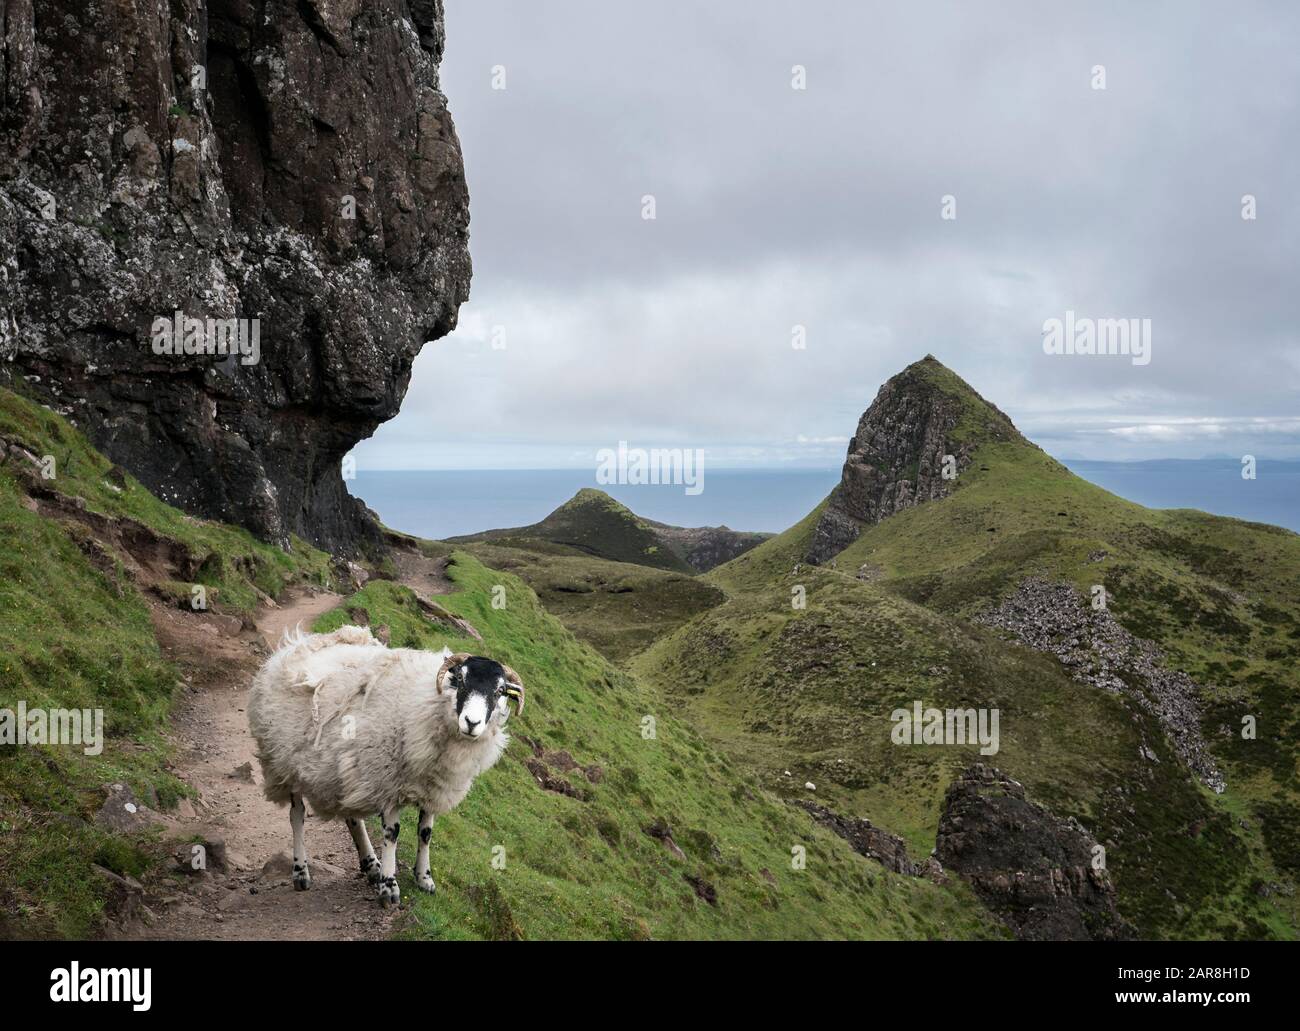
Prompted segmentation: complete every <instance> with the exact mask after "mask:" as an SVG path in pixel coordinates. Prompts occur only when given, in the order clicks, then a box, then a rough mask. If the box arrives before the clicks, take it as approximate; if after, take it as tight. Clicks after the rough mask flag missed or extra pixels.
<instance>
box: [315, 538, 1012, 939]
mask: <svg viewBox="0 0 1300 1031" xmlns="http://www.w3.org/2000/svg"><path fill="white" fill-rule="evenodd" d="M453 559H454V561H453V563H452V565H451V566H450V569H449V572H450V575H451V577H452V579H453V580H454V582H455V583H456V585H457V587H458V588H459V590H458V591H457V592H456V593H453V594H451V595H447V596H444V597H442V598H440V601H442V602H443V603H445V604H446V605H447V607H448V608H449V609H451V610H453V611H455V612H456V613H457V614H458V615H461V616H464V617H465V618H467V619H468V620H470V622H472V623H473V624H474V626H475V627H477V628H478V630H479V631H480V632H481V633H482V634H483V636H484V643H483V644H482V645H477V644H474V643H473V642H467V641H466V640H465V639H464V638H457V637H455V636H452V635H450V634H449V633H447V632H445V631H443V630H441V629H440V628H438V627H435V626H433V625H432V624H430V623H428V622H427V621H425V620H423V619H422V618H421V617H420V615H419V612H418V609H417V607H416V606H415V605H414V602H413V599H412V598H411V596H410V594H409V592H408V591H407V590H406V589H405V588H401V587H398V586H396V585H394V584H392V583H390V582H387V581H380V582H377V583H373V584H370V585H368V586H367V587H366V589H365V590H364V591H362V592H360V593H359V594H358V595H356V596H354V597H353V598H350V599H349V600H348V602H347V603H346V605H345V606H341V607H340V608H339V609H337V610H335V611H334V612H332V613H329V614H327V615H325V616H323V617H321V619H320V620H319V621H318V623H317V624H316V629H318V630H328V629H332V628H334V627H336V626H338V625H340V624H341V623H343V622H345V621H346V618H347V617H346V615H345V612H344V609H345V608H346V606H350V605H364V606H365V607H366V608H367V609H368V610H369V612H370V618H371V620H372V622H381V623H387V624H389V626H390V628H391V629H392V634H393V637H392V641H393V644H395V645H396V644H403V645H408V646H415V645H418V646H422V647H427V648H436V647H441V646H442V645H444V644H447V645H450V646H452V647H454V648H467V647H470V645H471V644H472V645H473V650H475V651H481V652H483V653H485V654H488V655H492V656H494V657H496V658H499V659H502V660H504V661H506V662H508V663H510V664H511V665H512V666H513V667H514V668H515V669H517V670H518V671H519V672H520V674H521V675H522V676H523V678H524V681H525V683H526V684H527V685H528V691H529V701H528V707H527V710H526V711H525V712H524V714H523V715H522V716H521V717H518V718H516V719H514V720H513V721H512V727H511V729H512V731H513V732H514V734H515V735H516V740H515V741H514V742H513V743H512V744H511V746H510V749H509V751H508V753H507V755H506V757H505V758H503V759H502V761H501V762H500V764H499V765H498V766H497V767H496V768H495V769H493V770H492V771H490V772H489V773H488V774H486V775H485V776H484V777H482V778H481V779H480V780H479V781H478V782H477V783H476V784H475V786H474V789H473V790H472V791H471V793H470V795H469V797H468V798H467V799H466V801H465V802H464V803H463V804H462V805H461V807H460V808H459V809H457V810H456V811H455V812H453V813H450V814H448V815H446V816H444V817H441V818H440V819H439V820H438V822H437V824H436V826H435V829H434V847H433V873H434V878H435V880H436V881H437V882H438V884H439V892H438V894H437V895H436V896H434V897H433V898H429V897H426V896H423V895H418V893H415V892H413V891H412V892H410V893H408V899H410V896H411V895H416V896H417V897H415V898H414V899H413V900H411V905H412V906H413V913H412V917H411V918H410V920H409V921H408V923H407V925H406V932H405V933H406V934H407V935H409V936H411V937H415V938H463V937H487V938H500V937H519V936H524V937H529V938H571V937H601V938H605V937H612V938H645V937H656V938H668V937H686V938H714V937H725V938H742V937H790V938H815V937H871V938H876V937H891V938H892V937H948V936H952V937H964V936H986V935H997V934H998V933H999V931H998V930H997V929H995V928H993V927H992V926H991V924H990V923H989V921H988V920H987V918H986V917H985V916H984V915H983V914H982V912H981V910H980V908H979V907H978V905H977V904H976V903H975V902H974V899H973V897H972V896H971V895H970V893H969V892H968V891H967V890H966V889H965V888H964V887H962V886H960V885H953V886H950V887H947V888H940V887H938V886H936V885H933V884H931V883H929V882H928V881H924V880H921V879H916V878H907V877H900V876H896V875H893V874H889V873H886V872H885V871H884V870H883V869H882V868H881V867H880V866H878V865H877V864H874V863H871V862H868V861H866V860H864V859H862V858H861V857H859V856H857V855H855V854H854V853H852V852H851V851H850V850H849V848H848V846H847V845H846V844H845V843H844V842H842V841H841V840H840V839H839V838H837V837H835V836H833V835H831V834H829V833H827V832H824V831H822V830H821V829H820V828H817V827H815V826H814V825H813V824H812V823H811V821H809V820H808V819H807V817H806V816H804V815H803V814H802V813H800V812H798V811H795V810H793V809H792V808H791V807H789V806H787V805H785V804H783V803H782V802H780V801H778V800H777V799H775V798H774V797H773V796H771V795H769V794H768V793H766V792H765V791H763V790H762V789H761V788H759V787H758V786H757V785H754V784H752V782H751V781H750V779H749V777H748V776H747V774H746V773H745V771H744V770H743V769H741V768H740V767H739V766H737V765H736V764H733V763H732V762H731V761H729V760H728V759H727V758H725V757H724V756H723V755H721V754H720V753H719V752H718V751H717V750H716V749H715V748H714V747H713V746H711V745H710V744H708V743H707V742H706V741H705V739H704V738H703V737H702V736H701V735H700V734H699V733H697V732H696V731H695V730H694V729H692V728H691V726H690V725H689V724H687V723H686V722H683V721H682V720H680V719H678V718H677V717H676V715H674V708H675V706H674V705H673V704H671V702H670V701H665V700H664V699H663V698H661V697H659V696H656V695H653V694H650V693H648V692H646V691H644V690H643V689H642V688H641V687H640V686H639V685H638V684H637V682H636V681H635V680H633V679H632V678H630V677H629V676H627V675H626V674H624V673H622V672H620V671H618V670H617V669H615V668H614V667H612V666H611V665H610V664H609V663H608V662H606V661H605V660H604V659H603V658H601V657H600V656H599V655H598V654H596V653H595V652H594V651H593V650H592V649H591V648H589V647H587V646H586V645H584V644H582V643H581V642H579V641H578V640H576V639H575V638H574V637H573V636H572V635H571V634H570V633H569V632H568V631H567V630H566V629H565V628H564V627H563V626H562V625H561V624H560V623H559V621H558V620H557V619H556V618H555V617H554V616H552V615H550V614H549V613H548V612H546V610H545V609H544V608H543V607H542V606H541V604H540V603H539V602H538V600H537V597H536V596H535V595H534V594H533V592H532V591H531V590H530V589H529V588H528V587H527V586H526V585H525V584H524V583H523V582H522V581H520V580H519V579H517V578H516V577H514V576H512V575H510V574H507V573H502V572H500V571H496V570H492V569H489V568H487V567H486V566H484V565H482V564H481V563H480V562H479V561H478V560H476V559H475V558H474V557H472V556H471V555H469V554H468V553H465V552H457V553H455V554H454V556H453ZM497 584H501V585H504V586H505V587H506V592H507V605H506V607H505V608H504V609H494V608H493V607H492V604H491V597H492V588H493V586H494V585H497ZM647 715H651V716H653V717H654V719H655V721H656V727H655V730H656V735H655V738H654V739H653V740H646V739H645V738H643V736H642V720H643V718H644V717H645V716H647ZM523 736H527V737H530V738H533V739H537V740H539V741H540V742H542V743H543V744H544V745H545V747H546V748H547V749H567V750H568V751H570V752H571V753H572V755H573V757H574V758H575V759H576V760H578V761H579V762H580V763H582V764H584V765H586V764H590V763H598V764H599V765H600V766H601V767H602V768H603V771H604V777H603V779H601V780H600V782H599V783H596V784H587V783H586V781H585V779H584V777H583V775H582V774H581V773H578V772H576V771H575V773H573V774H570V775H569V776H570V779H571V780H573V782H574V783H576V784H578V785H580V786H582V787H583V788H584V790H586V791H588V792H590V796H591V797H590V799H589V800H587V801H578V800H575V799H572V798H568V797H565V796H562V795H559V794H555V793H552V792H546V791H543V790H542V789H541V788H540V787H539V786H538V785H537V783H536V781H535V780H534V778H533V777H532V776H531V774H530V773H529V772H528V771H527V769H526V768H525V767H524V765H523V764H522V761H521V759H522V758H526V757H527V756H528V755H529V754H530V753H529V751H528V748H527V745H526V743H525V742H524V741H523V740H521V738H522V737H523ZM658 818H662V819H664V820H666V821H667V822H668V824H669V825H670V826H671V828H672V830H673V834H674V836H675V838H676V841H677V843H678V844H679V845H680V847H681V848H682V849H683V850H684V851H685V853H686V859H685V860H680V859H676V858H674V857H673V856H672V855H670V853H669V852H668V851H667V850H666V849H665V847H664V846H663V845H662V844H661V843H660V842H659V841H657V840H656V839H654V838H651V837H649V836H648V835H647V834H645V833H644V831H643V828H644V827H645V826H646V825H647V824H649V823H651V822H652V821H653V820H655V819H658ZM403 822H404V823H410V825H411V826H414V820H413V814H408V815H407V816H406V817H405V818H404V820H403ZM795 845H803V846H804V847H805V848H806V849H807V855H808V863H807V868H806V869H804V870H794V869H792V868H791V865H792V864H791V848H792V847H793V846H795ZM498 846H499V847H500V848H503V849H504V856H505V861H506V863H505V869H503V870H498V869H494V867H493V865H492V858H493V854H494V853H493V850H494V848H497V847H498ZM413 852H414V845H413V841H412V840H410V836H409V835H406V836H404V843H403V857H404V861H405V862H406V863H407V864H409V862H410V861H411V859H412V857H413ZM764 870H766V871H768V874H770V878H771V879H770V880H769V876H768V874H764V872H763V871H764ZM686 874H690V875H693V876H698V877H702V878H703V879H705V880H707V881H708V882H710V883H711V884H713V885H715V886H716V888H717V892H718V905H717V906H716V907H713V906H710V905H708V904H707V903H705V902H703V901H701V900H700V899H698V898H697V897H696V896H695V894H694V891H693V889H692V887H691V885H690V884H689V883H688V882H687V881H686V880H685V877H684V875H686Z"/></svg>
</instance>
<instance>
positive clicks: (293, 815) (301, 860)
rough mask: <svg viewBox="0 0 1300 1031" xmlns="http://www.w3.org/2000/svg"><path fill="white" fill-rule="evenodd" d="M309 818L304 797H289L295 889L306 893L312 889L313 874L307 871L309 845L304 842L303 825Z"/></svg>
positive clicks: (295, 795)
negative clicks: (307, 817)
mask: <svg viewBox="0 0 1300 1031" xmlns="http://www.w3.org/2000/svg"><path fill="white" fill-rule="evenodd" d="M306 816H307V807H306V806H305V805H303V802H302V795H298V794H294V795H290V796H289V825H290V826H291V827H292V828H293V888H294V891H306V890H307V889H308V888H310V887H311V872H310V871H309V870H308V869H307V844H306V842H305V841H304V840H303V834H302V825H303V822H304V820H305V819H306Z"/></svg>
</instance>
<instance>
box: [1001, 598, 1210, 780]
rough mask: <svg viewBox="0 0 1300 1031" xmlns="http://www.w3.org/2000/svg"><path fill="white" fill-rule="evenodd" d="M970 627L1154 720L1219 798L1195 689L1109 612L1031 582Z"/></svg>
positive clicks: (1148, 754)
mask: <svg viewBox="0 0 1300 1031" xmlns="http://www.w3.org/2000/svg"><path fill="white" fill-rule="evenodd" d="M976 619H977V621H978V622H981V623H984V624H985V625H986V626H992V627H997V628H998V629H1000V630H1005V631H1008V632H1009V633H1011V634H1012V635H1013V636H1014V637H1015V638H1016V639H1017V640H1019V641H1020V642H1021V643H1022V644H1024V645H1027V646H1028V647H1030V648H1033V649H1035V650H1036V651H1041V652H1047V653H1048V654H1050V655H1054V656H1056V658H1057V659H1058V660H1059V661H1060V663H1061V665H1062V666H1064V667H1065V669H1066V671H1067V672H1068V673H1069V674H1070V676H1071V677H1073V678H1074V679H1075V680H1078V681H1080V682H1081V683H1085V684H1090V685H1092V686H1093V687H1100V688H1102V689H1103V690H1106V691H1113V692H1115V693H1116V694H1120V695H1124V696H1125V697H1126V698H1129V699H1132V700H1133V701H1134V702H1136V703H1137V705H1139V706H1140V707H1141V708H1142V709H1143V710H1145V711H1146V712H1149V713H1150V714H1151V715H1153V716H1154V717H1155V718H1156V720H1157V722H1159V724H1160V728H1161V729H1162V730H1163V731H1164V733H1165V737H1166V739H1167V740H1168V741H1169V744H1170V746H1171V747H1172V748H1173V750H1174V753H1175V754H1176V755H1177V756H1178V758H1179V759H1181V760H1182V761H1183V763H1185V764H1186V766H1187V767H1188V769H1190V770H1191V771H1192V772H1193V773H1195V774H1196V776H1197V777H1199V778H1200V779H1201V781H1202V782H1203V783H1204V784H1205V786H1206V787H1208V788H1210V789H1211V790H1212V791H1214V792H1215V793H1216V794H1217V793H1220V792H1222V791H1223V789H1224V779H1223V774H1222V772H1221V771H1220V770H1219V768H1218V767H1217V766H1216V765H1215V763H1214V759H1213V757H1212V756H1211V755H1210V750H1209V748H1208V747H1207V746H1206V744H1205V739H1204V737H1203V736H1202V733H1201V696H1202V694H1203V692H1202V690H1201V688H1200V686H1199V685H1198V684H1197V683H1196V682H1195V681H1194V680H1192V678H1191V677H1189V676H1188V675H1187V674H1186V673H1182V672H1179V671H1178V670H1171V669H1167V668H1166V667H1165V666H1164V664H1163V663H1164V656H1163V655H1162V654H1161V651H1160V649H1159V648H1157V647H1156V646H1155V645H1154V644H1153V643H1152V642H1150V641H1146V640H1143V639H1142V638H1139V637H1134V636H1133V634H1131V633H1129V632H1128V631H1127V630H1125V629H1124V627H1122V626H1121V625H1120V624H1119V622H1118V621H1117V620H1116V619H1115V617H1114V616H1112V615H1111V614H1110V612H1109V611H1108V610H1107V609H1104V608H1101V609H1097V608H1093V607H1091V606H1090V605H1089V604H1087V602H1085V601H1084V599H1083V598H1082V597H1081V596H1080V595H1079V593H1078V592H1077V591H1076V590H1075V589H1074V587H1072V586H1071V585H1070V584H1068V583H1059V582H1057V583H1053V582H1050V581H1048V580H1045V579H1043V578H1042V577H1033V576H1031V577H1026V578H1025V580H1024V581H1022V582H1021V583H1020V585H1019V586H1018V587H1017V588H1016V592H1015V593H1014V594H1013V595H1011V597H1009V598H1007V599H1005V600H1004V601H1003V602H1002V603H1001V604H1000V605H999V606H998V607H997V608H995V609H990V610H988V611H986V612H983V613H981V614H979V615H978V616H977V617H976ZM1141 752H1142V756H1143V758H1144V759H1146V760H1147V761H1148V762H1158V761H1159V760H1158V759H1157V757H1156V754H1155V751H1154V750H1153V749H1152V748H1151V747H1150V745H1149V744H1148V743H1145V742H1144V743H1143V745H1142V746H1141Z"/></svg>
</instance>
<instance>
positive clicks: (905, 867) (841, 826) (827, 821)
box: [794, 798, 921, 876]
mask: <svg viewBox="0 0 1300 1031" xmlns="http://www.w3.org/2000/svg"><path fill="white" fill-rule="evenodd" d="M794 804H795V805H797V806H798V807H799V808H800V809H803V810H806V811H807V813H808V814H809V815H810V816H811V817H812V818H813V819H814V820H816V821H817V822H818V823H820V824H821V825H822V826H823V827H826V828H828V829H829V830H832V831H834V832H835V833H836V834H838V835H839V836H840V837H841V838H843V839H844V840H845V841H847V842H848V843H849V844H850V845H851V846H852V847H853V851H854V852H856V853H858V855H861V856H866V857H867V858H868V859H874V860H875V861H876V862H878V863H879V864H880V865H881V866H883V867H884V868H885V869H886V870H892V871H893V872H894V873H902V874H908V875H909V876H916V875H917V874H919V873H920V872H921V870H920V868H919V867H918V866H917V865H916V864H915V863H913V862H912V860H911V859H909V858H908V855H907V845H906V844H904V842H903V839H902V838H900V837H899V836H898V835H897V834H890V833H889V831H887V830H882V829H881V828H879V827H877V826H875V825H874V824H872V822H871V821H870V820H866V819H860V818H855V817H851V816H841V815H840V814H839V813H836V812H833V811H831V810H830V809H827V808H826V807H825V806H824V805H818V804H817V803H816V802H809V801H808V800H807V799H802V798H798V799H795V800H794Z"/></svg>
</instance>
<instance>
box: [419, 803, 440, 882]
mask: <svg viewBox="0 0 1300 1031" xmlns="http://www.w3.org/2000/svg"><path fill="white" fill-rule="evenodd" d="M432 837H433V814H432V813H431V812H429V810H427V809H421V810H420V844H419V845H418V846H416V849H415V886H416V887H417V888H419V889H420V890H421V891H427V892H428V893H429V894H430V895H432V894H433V893H434V892H435V891H437V890H438V886H437V885H436V884H434V883H433V874H431V873H430V872H429V839H430V838H432Z"/></svg>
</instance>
